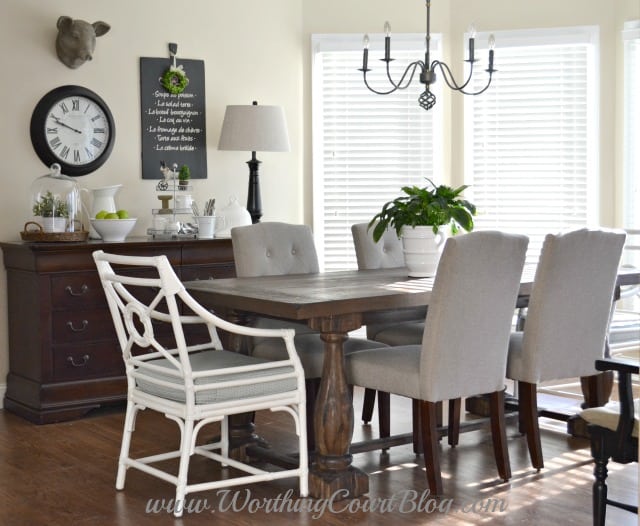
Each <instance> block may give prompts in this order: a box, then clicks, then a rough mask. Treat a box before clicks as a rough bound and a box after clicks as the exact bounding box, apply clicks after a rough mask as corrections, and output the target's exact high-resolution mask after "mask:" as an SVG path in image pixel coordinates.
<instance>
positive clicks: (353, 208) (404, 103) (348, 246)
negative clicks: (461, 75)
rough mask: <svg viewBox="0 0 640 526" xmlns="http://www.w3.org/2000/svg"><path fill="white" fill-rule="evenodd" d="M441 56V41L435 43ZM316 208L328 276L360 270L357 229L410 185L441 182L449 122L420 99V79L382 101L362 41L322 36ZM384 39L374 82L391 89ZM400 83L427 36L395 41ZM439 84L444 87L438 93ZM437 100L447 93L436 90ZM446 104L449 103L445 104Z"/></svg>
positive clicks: (316, 42)
mask: <svg viewBox="0 0 640 526" xmlns="http://www.w3.org/2000/svg"><path fill="white" fill-rule="evenodd" d="M431 49H432V54H433V58H438V57H439V49H440V45H439V39H438V38H433V37H432V40H431ZM312 50H313V196H314V197H313V206H314V221H313V228H314V235H315V237H316V246H317V249H318V257H319V259H320V263H321V267H322V268H323V269H324V270H340V269H347V268H355V267H356V260H355V251H354V249H353V240H352V238H351V225H352V224H353V223H361V222H367V221H369V220H370V219H371V218H372V217H373V216H374V215H375V214H376V213H377V212H378V211H379V210H380V208H382V205H383V204H384V203H385V202H387V201H389V200H391V199H393V198H395V197H396V196H398V195H399V194H400V188H401V187H402V186H405V185H408V184H419V185H422V184H424V183H425V180H424V178H425V177H428V178H431V179H435V180H437V179H440V174H441V172H442V170H441V164H442V155H441V152H442V144H441V132H438V130H441V129H442V124H441V123H442V117H441V114H440V110H439V106H438V105H436V107H435V108H434V109H433V110H431V111H429V112H426V111H424V110H423V109H422V108H420V106H419V105H418V102H417V99H418V96H419V95H420V93H421V92H422V91H424V86H423V85H422V84H420V83H419V82H418V79H417V78H415V79H414V81H413V83H412V85H411V86H410V87H409V88H408V89H406V90H398V91H396V92H395V93H394V94H392V95H385V96H382V95H375V94H373V93H371V92H370V91H368V90H367V89H366V87H365V86H364V83H363V80H362V73H361V72H360V71H358V68H360V67H362V35H357V36H356V35H314V36H313V37H312ZM383 53H384V44H383V36H382V35H377V36H376V35H372V36H371V46H370V51H369V67H370V68H371V69H372V71H371V72H369V73H368V74H367V80H368V81H369V83H370V84H371V85H372V86H373V87H375V88H376V89H386V86H387V80H386V77H385V75H384V72H385V68H384V63H383V62H380V61H378V60H377V59H378V58H379V57H381V56H382V55H383ZM392 56H393V58H395V59H396V60H395V61H394V62H392V66H393V67H392V71H393V72H394V73H392V78H393V79H394V80H397V79H398V78H399V77H400V75H401V74H402V71H403V70H404V68H405V67H406V66H407V64H409V63H410V62H412V61H414V60H417V59H420V58H423V57H424V35H394V36H393V38H392ZM438 84H440V85H441V84H442V83H436V89H437V87H438ZM435 95H436V97H438V95H439V92H438V91H435ZM440 106H442V105H440Z"/></svg>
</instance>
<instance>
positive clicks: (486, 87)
mask: <svg viewBox="0 0 640 526" xmlns="http://www.w3.org/2000/svg"><path fill="white" fill-rule="evenodd" d="M492 79H493V73H492V72H489V81H488V82H487V85H486V86H485V87H484V88H482V89H481V90H478V91H474V92H471V91H464V90H458V91H459V92H460V93H462V94H463V95H480V94H481V93H484V92H485V91H487V90H488V89H489V86H491V80H492Z"/></svg>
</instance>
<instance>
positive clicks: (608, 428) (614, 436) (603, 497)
mask: <svg viewBox="0 0 640 526" xmlns="http://www.w3.org/2000/svg"><path fill="white" fill-rule="evenodd" d="M596 369H597V370H598V371H617V373H618V391H619V396H620V402H619V404H618V405H617V407H614V408H612V407H592V408H589V409H585V410H584V411H582V412H581V413H580V416H582V418H583V419H584V420H586V421H587V422H588V423H589V433H590V436H591V455H592V456H593V459H594V460H595V467H594V470H593V473H594V475H595V479H596V480H595V482H594V483H593V524H594V526H602V525H604V522H605V515H606V506H607V504H609V505H611V506H615V507H617V508H622V509H624V510H627V511H630V512H632V513H638V507H637V506H632V505H629V504H625V503H622V502H618V501H615V500H611V499H609V498H608V497H607V484H606V480H607V464H608V462H609V460H612V461H614V462H618V463H622V464H628V463H629V462H637V461H638V407H637V402H636V407H634V401H633V394H632V387H631V375H632V374H638V362H637V361H631V360H622V359H620V358H617V359H613V358H606V359H602V360H596Z"/></svg>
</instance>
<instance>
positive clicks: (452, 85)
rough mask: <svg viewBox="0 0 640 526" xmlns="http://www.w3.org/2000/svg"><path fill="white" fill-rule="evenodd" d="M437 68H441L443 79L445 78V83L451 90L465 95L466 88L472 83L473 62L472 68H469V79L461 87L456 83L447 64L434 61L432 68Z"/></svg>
mask: <svg viewBox="0 0 640 526" xmlns="http://www.w3.org/2000/svg"><path fill="white" fill-rule="evenodd" d="M436 66H438V67H439V68H440V72H441V73H442V78H444V81H445V83H446V84H447V86H449V88H451V89H452V90H455V91H460V92H463V93H464V88H466V87H467V84H469V82H470V81H471V77H472V76H473V62H471V67H470V68H469V76H468V77H467V80H466V81H465V82H464V84H460V85H459V84H458V83H457V82H456V79H455V78H454V76H453V73H452V72H451V68H449V66H448V65H447V64H446V63H444V62H440V61H439V60H434V61H433V62H432V63H431V68H432V69H433V68H435V67H436Z"/></svg>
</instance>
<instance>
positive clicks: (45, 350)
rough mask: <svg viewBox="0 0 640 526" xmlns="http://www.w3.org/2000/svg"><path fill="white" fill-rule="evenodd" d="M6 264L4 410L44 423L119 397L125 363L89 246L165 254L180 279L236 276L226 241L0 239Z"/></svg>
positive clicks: (123, 387)
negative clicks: (32, 241)
mask: <svg viewBox="0 0 640 526" xmlns="http://www.w3.org/2000/svg"><path fill="white" fill-rule="evenodd" d="M0 248H2V252H3V256H4V266H5V268H6V270H7V295H8V299H7V309H8V326H9V374H8V375H7V390H6V394H5V397H4V408H5V409H7V410H9V411H11V412H13V413H16V414H18V415H20V416H22V417H24V418H26V419H28V420H30V421H32V422H36V423H38V424H45V423H51V422H59V421H63V420H69V419H72V418H77V417H80V416H82V415H84V414H85V413H87V412H88V411H90V410H91V409H94V408H97V407H100V406H102V405H105V404H110V403H114V402H119V401H122V400H125V399H126V378H125V375H124V365H123V362H122V357H121V354H120V348H119V346H118V342H117V338H116V333H115V330H114V328H113V322H112V320H111V315H110V313H109V311H108V307H107V302H106V299H105V296H104V292H103V290H102V286H101V284H100V280H99V278H98V273H97V271H96V268H95V264H94V261H93V258H92V256H91V254H92V252H93V251H94V250H98V249H102V250H104V251H105V252H112V253H116V254H126V255H139V256H155V255H159V254H164V255H166V256H167V257H168V258H169V261H171V264H172V265H173V267H174V269H175V270H176V273H177V274H178V276H180V277H181V279H183V280H185V281H187V280H196V279H213V278H227V277H233V276H235V265H234V262H233V250H232V246H231V240H230V239H211V240H196V239H186V240H154V239H148V238H129V239H127V240H126V241H124V242H122V243H104V242H102V241H88V242H84V243H23V242H20V241H16V242H4V243H0Z"/></svg>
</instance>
